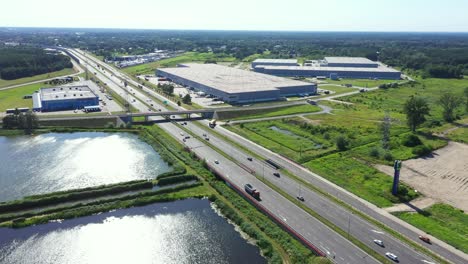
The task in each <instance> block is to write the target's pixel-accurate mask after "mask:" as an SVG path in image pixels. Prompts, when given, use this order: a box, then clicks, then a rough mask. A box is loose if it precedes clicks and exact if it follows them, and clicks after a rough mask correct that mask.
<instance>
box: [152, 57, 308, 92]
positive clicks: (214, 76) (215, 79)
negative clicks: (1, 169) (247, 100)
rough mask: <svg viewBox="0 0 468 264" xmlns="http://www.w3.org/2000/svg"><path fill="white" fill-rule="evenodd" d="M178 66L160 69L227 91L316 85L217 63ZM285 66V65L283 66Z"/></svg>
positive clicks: (251, 90)
mask: <svg viewBox="0 0 468 264" xmlns="http://www.w3.org/2000/svg"><path fill="white" fill-rule="evenodd" d="M180 66H181V67H177V68H161V69H158V71H162V72H166V73H170V74H173V75H176V76H179V77H181V78H184V79H187V80H191V81H193V82H196V83H199V84H202V85H205V86H208V87H212V88H216V89H218V90H221V91H224V92H226V93H245V92H256V91H272V90H278V88H280V87H300V86H309V85H314V84H311V83H307V82H301V81H296V80H291V79H287V78H282V77H277V76H273V75H269V74H263V73H257V72H252V71H246V70H240V69H236V68H232V67H227V66H221V65H217V64H196V63H187V64H181V65H180ZM283 67H284V66H283Z"/></svg>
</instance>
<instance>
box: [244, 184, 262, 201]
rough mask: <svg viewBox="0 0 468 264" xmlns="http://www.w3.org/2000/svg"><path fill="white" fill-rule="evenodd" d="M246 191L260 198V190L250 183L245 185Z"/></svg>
mask: <svg viewBox="0 0 468 264" xmlns="http://www.w3.org/2000/svg"><path fill="white" fill-rule="evenodd" d="M244 188H245V191H246V192H247V193H248V194H250V195H252V197H253V198H255V199H257V200H260V192H259V191H257V190H256V189H255V188H254V187H253V186H252V185H251V184H250V183H247V184H246V185H244Z"/></svg>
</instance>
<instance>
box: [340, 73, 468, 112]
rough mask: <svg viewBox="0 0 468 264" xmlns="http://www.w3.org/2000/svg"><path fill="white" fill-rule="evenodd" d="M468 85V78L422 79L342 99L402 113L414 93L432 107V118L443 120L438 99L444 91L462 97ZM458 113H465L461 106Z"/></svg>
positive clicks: (379, 109)
mask: <svg viewBox="0 0 468 264" xmlns="http://www.w3.org/2000/svg"><path fill="white" fill-rule="evenodd" d="M465 87H468V80H467V79H424V80H423V79H421V80H418V83H415V84H405V85H402V86H401V87H399V88H389V89H379V90H377V91H373V92H369V93H359V94H356V95H351V96H347V97H343V98H341V99H340V100H343V101H348V102H352V103H356V104H360V105H364V106H367V107H368V108H369V109H372V110H377V111H380V112H382V113H383V112H384V111H390V112H395V113H401V112H402V109H403V104H404V103H405V101H406V100H407V99H408V98H409V97H410V96H412V95H415V96H421V97H424V98H425V99H426V100H427V101H428V103H429V106H430V108H431V111H430V114H431V116H430V117H429V119H430V120H439V121H441V120H442V107H440V105H438V103H437V100H438V98H439V97H440V96H441V95H442V94H443V93H444V92H447V91H449V92H452V93H455V94H457V95H459V96H460V97H462V94H463V89H464V88H465ZM456 114H458V115H463V114H465V112H464V109H463V107H462V106H460V107H459V108H458V109H457V111H456Z"/></svg>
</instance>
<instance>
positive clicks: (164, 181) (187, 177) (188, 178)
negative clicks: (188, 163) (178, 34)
mask: <svg viewBox="0 0 468 264" xmlns="http://www.w3.org/2000/svg"><path fill="white" fill-rule="evenodd" d="M192 180H195V181H198V180H199V179H198V177H197V176H195V175H180V176H171V177H164V178H162V179H158V185H159V186H165V185H169V184H174V183H179V182H186V181H192Z"/></svg>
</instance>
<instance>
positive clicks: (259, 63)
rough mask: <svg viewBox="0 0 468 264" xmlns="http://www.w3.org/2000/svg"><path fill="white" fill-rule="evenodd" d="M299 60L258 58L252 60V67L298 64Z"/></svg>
mask: <svg viewBox="0 0 468 264" xmlns="http://www.w3.org/2000/svg"><path fill="white" fill-rule="evenodd" d="M297 65H299V64H298V63H297V60H294V59H291V60H284V59H256V60H254V61H253V62H252V69H254V68H255V67H257V66H297Z"/></svg>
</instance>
